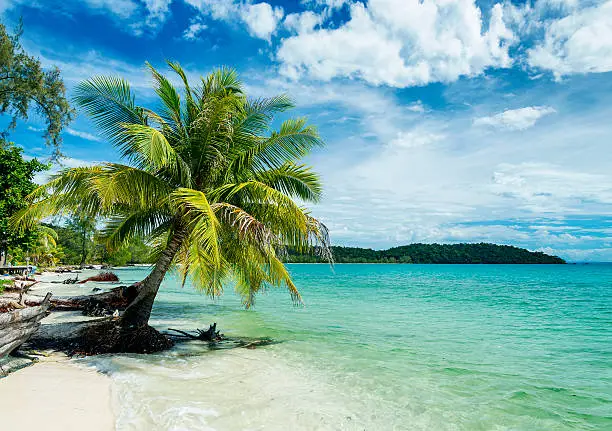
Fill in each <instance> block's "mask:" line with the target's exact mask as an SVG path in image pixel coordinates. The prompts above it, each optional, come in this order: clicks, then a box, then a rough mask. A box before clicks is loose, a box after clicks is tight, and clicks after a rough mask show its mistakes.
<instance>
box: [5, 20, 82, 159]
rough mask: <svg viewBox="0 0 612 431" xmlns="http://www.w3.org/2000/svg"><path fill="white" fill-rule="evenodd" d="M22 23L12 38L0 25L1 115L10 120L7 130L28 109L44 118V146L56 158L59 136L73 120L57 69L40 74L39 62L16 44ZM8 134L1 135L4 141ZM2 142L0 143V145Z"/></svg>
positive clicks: (41, 69)
mask: <svg viewBox="0 0 612 431" xmlns="http://www.w3.org/2000/svg"><path fill="white" fill-rule="evenodd" d="M22 33H23V30H22V26H21V23H20V24H19V26H18V28H17V30H16V31H15V34H14V35H10V34H9V33H8V32H7V31H6V27H5V26H4V25H3V24H0V113H1V114H9V115H11V116H12V121H11V123H10V125H9V128H8V130H11V129H13V128H14V127H15V125H16V122H17V119H19V118H21V119H24V120H26V119H27V118H28V113H29V111H30V109H31V108H33V109H34V111H35V112H36V113H37V114H39V115H40V116H42V117H43V118H45V121H46V123H47V130H46V132H45V138H46V141H47V144H48V145H50V146H53V148H54V150H55V155H59V148H60V144H61V136H60V133H61V131H62V129H63V128H64V126H66V125H67V124H68V123H69V122H70V120H71V119H72V114H73V112H72V109H71V108H70V105H69V103H68V101H67V100H66V89H65V87H64V83H63V81H62V79H61V77H60V71H59V69H58V68H53V69H51V70H47V71H45V70H43V68H42V66H41V64H40V61H39V60H38V59H37V58H35V57H33V56H30V55H28V53H27V52H25V50H24V49H23V47H22V46H21V44H20V43H19V38H20V37H21V34H22ZM8 130H7V131H5V132H3V136H2V137H3V138H6V134H7V132H8ZM1 144H4V141H2V142H0V145H1Z"/></svg>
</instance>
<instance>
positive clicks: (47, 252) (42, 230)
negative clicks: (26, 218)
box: [30, 224, 63, 266]
mask: <svg viewBox="0 0 612 431" xmlns="http://www.w3.org/2000/svg"><path fill="white" fill-rule="evenodd" d="M36 237H37V239H36V243H35V245H34V247H33V249H31V251H30V257H31V259H32V260H31V261H32V263H33V264H35V265H37V266H53V265H55V264H56V263H58V262H59V260H60V259H61V257H62V255H63V253H62V252H61V249H59V248H58V246H57V240H58V235H57V232H56V231H55V230H53V229H52V228H50V227H48V226H45V225H42V224H40V225H38V226H36Z"/></svg>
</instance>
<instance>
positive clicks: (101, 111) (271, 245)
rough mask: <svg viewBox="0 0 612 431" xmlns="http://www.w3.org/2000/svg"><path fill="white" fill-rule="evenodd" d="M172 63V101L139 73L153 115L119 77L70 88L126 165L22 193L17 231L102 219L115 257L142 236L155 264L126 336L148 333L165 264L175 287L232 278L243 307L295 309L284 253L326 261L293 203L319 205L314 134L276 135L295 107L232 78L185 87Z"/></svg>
mask: <svg viewBox="0 0 612 431" xmlns="http://www.w3.org/2000/svg"><path fill="white" fill-rule="evenodd" d="M168 64H169V66H170V67H171V69H172V70H173V71H174V72H175V73H176V74H177V76H178V81H180V82H181V83H182V86H183V88H182V91H180V92H179V90H178V89H177V88H176V87H175V85H174V84H173V83H172V82H171V81H170V80H169V79H168V78H167V77H165V76H164V75H162V74H161V73H159V72H158V71H157V70H155V69H154V68H153V67H152V66H151V65H149V64H147V66H148V67H149V69H150V71H151V73H152V76H153V81H154V88H155V93H156V94H157V96H158V98H159V102H160V103H159V109H158V110H157V112H156V111H153V110H151V109H149V108H146V107H142V106H138V105H136V104H135V97H134V95H133V93H132V91H131V89H130V86H129V84H128V83H127V82H126V81H125V80H123V79H119V78H114V77H95V78H92V79H89V80H87V81H85V82H83V83H82V84H80V85H79V86H78V87H77V88H76V97H75V102H76V104H77V105H78V106H79V107H80V108H81V109H83V110H84V112H85V113H86V114H87V115H89V116H90V117H91V119H92V120H93V121H94V123H95V124H96V126H97V127H98V128H99V130H100V133H101V135H102V136H104V137H105V138H106V139H108V140H109V141H110V142H112V143H113V145H114V146H115V147H116V148H117V149H118V150H119V152H120V154H121V156H122V158H123V159H124V160H125V164H120V163H103V164H99V165H95V166H91V167H80V168H72V169H66V170H63V171H62V172H60V173H59V174H58V175H56V176H55V177H53V178H52V179H51V181H50V182H49V183H48V184H46V185H44V186H41V187H40V188H39V189H37V190H36V191H35V192H33V193H32V194H31V195H30V197H29V199H30V200H31V205H30V206H29V208H27V209H26V210H24V211H22V212H21V213H19V214H18V215H17V216H16V217H15V218H14V222H15V223H16V224H18V225H21V226H24V227H26V226H29V225H31V224H32V223H34V222H35V221H36V220H40V219H41V218H43V217H47V216H49V215H52V214H64V215H75V214H78V215H79V216H81V217H89V218H92V219H93V218H100V219H103V220H105V221H106V227H105V230H104V234H105V238H106V241H107V245H108V246H109V247H111V248H118V247H120V246H121V245H122V244H124V243H126V242H127V241H129V240H131V239H133V238H135V237H141V238H146V240H147V241H148V243H149V244H152V245H153V247H154V248H155V253H156V256H157V257H156V263H155V265H154V267H153V269H152V271H151V273H150V274H149V275H148V276H147V277H146V278H145V280H143V282H142V284H141V285H140V287H139V293H138V296H137V298H136V299H135V300H134V301H133V302H132V303H131V304H130V305H129V306H128V308H127V309H126V311H125V312H124V314H123V316H122V324H123V325H127V326H129V327H132V328H133V327H142V326H143V325H145V326H146V325H147V322H148V320H149V316H150V314H151V309H152V306H153V302H154V300H155V297H156V295H157V292H158V289H159V287H160V284H161V282H162V280H163V278H164V276H165V274H166V272H167V271H168V270H169V269H170V268H171V267H173V266H174V267H176V268H177V269H178V271H179V272H180V274H181V276H182V281H183V284H185V282H186V281H187V280H191V281H192V282H193V284H194V285H195V286H196V287H197V288H199V289H201V290H203V291H204V292H206V293H207V294H208V295H210V296H213V297H215V296H218V295H220V294H221V292H222V290H223V285H224V284H225V282H227V281H229V280H231V281H232V282H233V283H234V285H235V289H236V291H237V292H238V293H239V294H240V296H241V297H242V300H243V303H244V305H245V306H246V307H247V308H248V307H250V306H251V305H252V304H253V302H254V298H255V294H256V293H257V292H260V291H261V290H262V289H265V288H266V287H267V286H275V287H276V286H285V287H286V288H287V289H288V290H289V293H290V294H291V297H292V298H293V300H294V301H296V302H298V303H299V302H301V296H300V293H299V292H298V289H297V288H296V286H295V285H294V283H293V282H292V280H291V277H290V275H289V273H288V272H287V269H286V268H285V266H284V264H283V263H282V252H283V250H284V248H285V247H292V248H295V249H297V250H301V251H306V250H310V249H312V247H314V249H315V250H317V251H318V252H321V253H323V254H324V257H327V258H331V255H329V247H328V243H329V241H328V235H327V229H326V228H325V226H324V225H323V224H322V223H320V222H319V221H317V220H316V219H315V218H313V217H312V216H311V215H310V214H309V212H308V211H307V210H306V209H305V208H304V207H303V205H302V204H301V203H299V202H303V203H304V202H316V201H318V200H319V199H320V197H321V192H322V187H321V182H320V180H319V177H318V175H317V174H316V173H314V172H313V171H312V170H311V168H310V167H308V166H306V165H304V164H299V160H300V159H301V158H302V157H304V156H306V155H307V154H308V153H309V152H310V151H311V149H312V148H314V147H318V146H321V145H322V141H321V139H320V138H319V135H318V134H317V132H316V130H315V128H314V127H312V126H310V125H308V124H307V123H306V120H305V119H303V118H299V119H288V120H285V121H284V122H282V123H281V124H280V126H279V128H278V130H276V131H274V130H272V126H271V125H272V122H273V121H274V119H275V116H276V115H277V114H279V113H282V112H285V111H287V110H288V109H290V108H292V106H293V104H292V102H291V100H290V99H289V98H288V97H287V96H285V95H280V96H276V97H272V98H263V99H254V100H253V99H249V98H247V97H246V95H245V92H244V89H243V87H242V84H241V82H240V81H239V79H238V76H237V74H236V72H235V71H233V70H231V69H226V68H222V69H218V70H215V71H214V72H212V73H211V74H209V75H208V76H206V77H204V78H201V82H200V83H198V85H196V86H192V85H190V83H189V81H188V79H187V77H186V74H185V71H184V70H183V69H182V68H181V67H180V66H179V65H178V64H177V63H172V62H169V63H168ZM296 200H297V201H299V202H296Z"/></svg>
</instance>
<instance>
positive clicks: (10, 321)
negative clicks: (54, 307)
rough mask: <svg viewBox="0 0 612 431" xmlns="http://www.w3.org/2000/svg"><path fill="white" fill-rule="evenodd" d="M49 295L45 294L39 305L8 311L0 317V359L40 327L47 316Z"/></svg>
mask: <svg viewBox="0 0 612 431" xmlns="http://www.w3.org/2000/svg"><path fill="white" fill-rule="evenodd" d="M50 299H51V293H47V295H46V296H45V298H44V299H43V300H42V302H41V303H40V305H38V306H35V307H29V308H24V309H20V310H15V311H10V312H7V313H3V314H2V315H0V332H1V335H0V358H2V357H4V356H6V355H8V354H9V353H11V352H12V351H14V350H15V349H17V348H18V347H19V346H21V345H22V344H23V343H24V342H26V341H27V340H28V339H29V338H30V337H31V336H32V334H34V332H36V330H37V329H38V328H39V327H40V321H41V320H42V319H43V318H44V317H46V316H47V314H48V311H47V310H48V308H49V305H50Z"/></svg>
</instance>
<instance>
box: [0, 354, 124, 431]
mask: <svg viewBox="0 0 612 431" xmlns="http://www.w3.org/2000/svg"><path fill="white" fill-rule="evenodd" d="M111 383H112V381H111V379H110V378H109V377H107V376H104V375H102V374H100V373H99V372H97V371H96V370H95V369H93V368H86V367H84V366H80V365H78V364H76V363H75V362H74V360H72V359H70V358H68V357H67V356H65V355H63V354H52V355H51V356H49V357H46V358H42V359H41V360H40V362H39V363H37V364H34V366H31V367H27V368H24V369H21V370H19V371H17V372H14V373H11V374H10V375H8V376H7V377H5V378H3V379H1V380H0V417H2V426H3V427H5V428H6V429H15V430H17V429H21V430H34V429H45V430H49V431H54V430H58V431H59V430H62V431H65V430H81V429H87V430H91V431H109V430H114V429H115V415H114V413H113V409H112V396H111Z"/></svg>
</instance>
